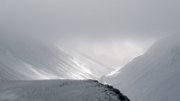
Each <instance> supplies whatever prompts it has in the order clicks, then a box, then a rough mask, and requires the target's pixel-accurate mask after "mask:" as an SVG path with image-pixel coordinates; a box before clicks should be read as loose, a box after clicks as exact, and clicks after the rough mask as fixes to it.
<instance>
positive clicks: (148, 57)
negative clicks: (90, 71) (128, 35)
mask: <svg viewBox="0 0 180 101" xmlns="http://www.w3.org/2000/svg"><path fill="white" fill-rule="evenodd" d="M104 80H105V82H108V83H110V84H113V85H114V86H116V87H118V88H119V89H121V90H122V91H123V92H124V93H125V94H127V95H128V97H129V98H130V99H131V100H133V101H179V100H180V96H179V94H180V35H174V36H171V37H167V38H165V39H162V40H160V41H159V42H157V43H156V44H154V45H153V47H151V49H150V50H149V51H148V52H147V53H146V54H144V55H142V56H140V57H138V58H136V59H134V60H133V61H132V62H130V63H129V64H128V65H126V66H125V67H124V68H123V69H121V70H120V71H119V73H118V74H116V75H114V76H109V77H107V78H104Z"/></svg>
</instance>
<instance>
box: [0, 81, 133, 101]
mask: <svg viewBox="0 0 180 101" xmlns="http://www.w3.org/2000/svg"><path fill="white" fill-rule="evenodd" d="M0 101H130V100H129V99H128V98H127V97H126V96H124V95H123V94H121V93H120V92H119V90H117V89H115V88H113V87H111V86H108V85H103V84H100V83H98V82H97V81H93V80H86V81H72V80H48V81H42V80H41V81H0Z"/></svg>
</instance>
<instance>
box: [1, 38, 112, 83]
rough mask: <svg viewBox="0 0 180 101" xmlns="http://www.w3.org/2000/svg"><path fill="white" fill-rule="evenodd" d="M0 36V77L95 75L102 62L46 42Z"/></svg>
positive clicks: (100, 72)
mask: <svg viewBox="0 0 180 101" xmlns="http://www.w3.org/2000/svg"><path fill="white" fill-rule="evenodd" d="M8 38H9V37H0V79H9V80H13V79H16V80H27V79H28V80H29V79H30V80H31V79H32V80H35V79H97V78H99V77H101V76H102V75H104V74H106V73H107V72H109V69H108V68H106V67H105V66H102V65H100V64H98V63H97V62H95V61H92V60H91V59H88V58H86V57H84V56H81V55H80V54H78V53H75V52H74V51H72V50H69V49H66V48H64V47H63V48H62V47H61V48H59V47H57V46H55V45H54V44H51V43H50V42H42V41H39V40H32V39H23V38H22V39H18V38H9V39H8Z"/></svg>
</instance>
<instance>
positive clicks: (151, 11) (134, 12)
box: [0, 0, 180, 61]
mask: <svg viewBox="0 0 180 101" xmlns="http://www.w3.org/2000/svg"><path fill="white" fill-rule="evenodd" d="M179 18H180V1H179V0H1V1H0V34H1V37H2V35H4V36H10V37H11V38H13V37H15V38H17V37H18V38H25V37H27V39H29V38H30V37H33V38H38V39H40V40H43V39H45V40H46V39H47V40H48V41H51V39H53V41H54V40H55V39H57V41H59V42H60V43H61V44H63V45H65V46H69V47H75V48H74V49H78V51H81V52H84V53H86V54H88V53H89V52H92V54H93V51H96V50H97V48H94V47H101V48H102V50H101V51H105V50H106V51H105V52H103V53H104V54H106V52H110V53H112V50H111V49H110V48H112V47H111V46H113V44H111V43H119V45H121V44H122V41H123V40H124V39H127V40H135V41H133V42H137V43H139V42H141V43H144V45H147V46H150V43H151V42H152V40H157V39H159V38H160V37H163V36H166V35H168V34H175V33H179V32H180V30H179V27H180V21H179ZM11 38H10V39H11ZM25 39H26V38H25ZM147 40H150V41H147ZM138 41H139V42H138ZM92 42H94V43H95V44H94V43H92ZM81 43H83V45H82V44H81ZM106 43H108V47H109V49H107V48H106V45H107V44H106ZM144 45H140V46H144ZM87 46H89V48H91V51H89V49H87ZM117 46H118V45H117ZM79 47H80V48H79ZM121 48H122V47H117V50H121ZM94 54H95V53H94ZM95 55H98V54H95ZM95 55H94V56H92V57H93V58H97V56H95ZM101 55H102V54H101ZM102 56H103V55H102ZM115 56H116V55H112V56H107V58H109V57H111V58H113V57H115ZM103 58H104V57H100V58H99V57H98V58H97V60H100V61H102V60H103Z"/></svg>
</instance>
